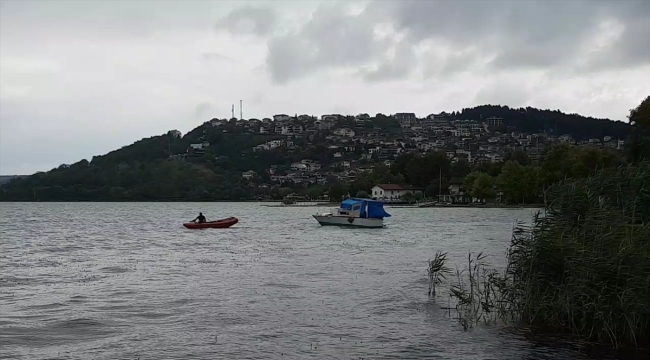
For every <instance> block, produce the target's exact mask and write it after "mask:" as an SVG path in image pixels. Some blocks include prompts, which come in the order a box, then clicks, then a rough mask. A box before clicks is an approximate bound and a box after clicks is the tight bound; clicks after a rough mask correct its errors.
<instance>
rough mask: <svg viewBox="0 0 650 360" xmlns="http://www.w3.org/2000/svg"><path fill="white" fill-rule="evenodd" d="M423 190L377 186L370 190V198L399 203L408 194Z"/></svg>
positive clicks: (384, 185) (388, 185)
mask: <svg viewBox="0 0 650 360" xmlns="http://www.w3.org/2000/svg"><path fill="white" fill-rule="evenodd" d="M417 192H421V190H416V189H411V188H405V187H403V186H401V185H397V184H377V185H375V186H373V187H372V189H370V197H372V198H373V199H377V200H383V201H397V200H400V199H402V198H403V196H404V195H406V194H409V193H410V194H415V193H417Z"/></svg>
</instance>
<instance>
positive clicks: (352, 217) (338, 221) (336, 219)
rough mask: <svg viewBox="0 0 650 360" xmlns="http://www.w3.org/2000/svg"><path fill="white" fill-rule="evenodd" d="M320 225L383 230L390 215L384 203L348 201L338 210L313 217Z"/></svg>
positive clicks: (365, 200)
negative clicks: (385, 220) (385, 219)
mask: <svg viewBox="0 0 650 360" xmlns="http://www.w3.org/2000/svg"><path fill="white" fill-rule="evenodd" d="M313 217H314V219H316V221H318V223H319V224H321V225H323V226H325V225H337V226H355V227H365V228H381V227H383V226H384V218H386V217H390V214H389V213H387V212H386V211H385V210H384V203H383V202H381V201H376V200H369V199H347V200H345V201H343V202H342V203H341V207H339V208H338V209H332V211H331V212H328V213H322V214H317V215H313Z"/></svg>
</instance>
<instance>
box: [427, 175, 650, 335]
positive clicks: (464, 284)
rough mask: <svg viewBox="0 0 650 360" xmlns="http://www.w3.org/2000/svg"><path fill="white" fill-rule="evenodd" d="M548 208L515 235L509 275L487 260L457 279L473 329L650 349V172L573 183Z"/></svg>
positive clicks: (549, 195)
mask: <svg viewBox="0 0 650 360" xmlns="http://www.w3.org/2000/svg"><path fill="white" fill-rule="evenodd" d="M545 200H546V204H545V205H546V207H545V209H544V211H543V212H540V213H537V214H536V215H535V217H534V219H533V223H532V225H531V226H530V227H524V226H522V225H518V226H517V227H516V228H515V231H514V233H513V237H512V243H511V246H510V248H509V251H508V265H507V268H506V269H505V270H504V271H502V272H499V271H497V270H493V269H491V268H490V267H489V266H488V265H487V264H486V263H485V261H484V257H483V255H481V254H479V255H478V256H476V257H471V256H470V257H469V264H468V267H467V268H466V269H465V270H463V271H457V279H458V281H457V283H456V284H454V285H453V286H452V288H451V292H450V296H451V297H452V298H454V299H455V300H456V310H458V314H459V318H460V320H461V322H462V323H463V325H464V326H466V327H467V326H471V325H472V324H473V323H476V322H489V321H498V320H501V321H514V322H516V323H520V324H523V325H527V326H532V327H534V328H545V329H551V330H553V331H558V330H559V331H566V332H570V333H573V334H574V335H576V336H578V337H581V338H584V339H588V340H593V341H598V342H608V343H611V344H612V345H613V346H615V347H619V346H633V347H636V346H648V345H650V163H648V162H641V163H639V164H637V165H636V166H622V167H620V168H618V169H615V170H601V171H599V172H597V173H596V174H595V175H593V176H590V177H587V178H583V179H567V180H564V181H562V182H561V183H559V184H556V185H554V186H552V187H550V188H549V189H547V191H546V194H545ZM443 265H444V264H439V263H438V264H437V267H438V268H444V266H443ZM430 276H431V275H430Z"/></svg>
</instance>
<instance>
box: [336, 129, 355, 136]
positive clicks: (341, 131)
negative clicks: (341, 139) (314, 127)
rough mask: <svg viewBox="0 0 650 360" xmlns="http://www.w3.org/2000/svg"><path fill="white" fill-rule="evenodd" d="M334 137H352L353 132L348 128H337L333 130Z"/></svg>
mask: <svg viewBox="0 0 650 360" xmlns="http://www.w3.org/2000/svg"><path fill="white" fill-rule="evenodd" d="M334 135H338V136H346V137H354V131H353V130H352V129H348V128H338V129H334Z"/></svg>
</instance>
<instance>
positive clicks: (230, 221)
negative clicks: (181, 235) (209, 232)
mask: <svg viewBox="0 0 650 360" xmlns="http://www.w3.org/2000/svg"><path fill="white" fill-rule="evenodd" d="M238 222H239V219H237V218H236V217H229V218H227V219H221V220H215V221H207V222H204V223H193V222H189V223H185V224H183V226H185V227H186V228H188V229H209V228H212V229H223V228H229V227H231V226H233V225H235V224H236V223H238Z"/></svg>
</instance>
